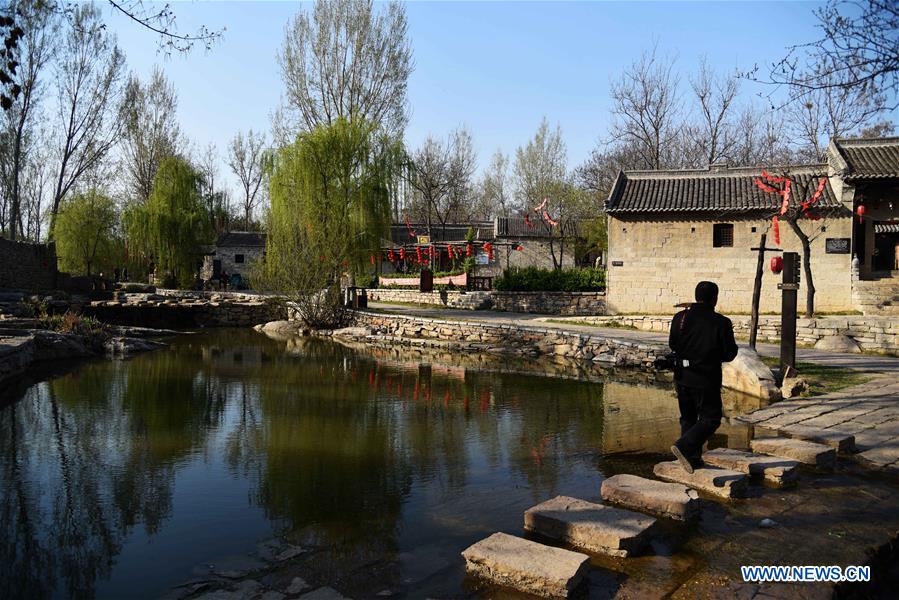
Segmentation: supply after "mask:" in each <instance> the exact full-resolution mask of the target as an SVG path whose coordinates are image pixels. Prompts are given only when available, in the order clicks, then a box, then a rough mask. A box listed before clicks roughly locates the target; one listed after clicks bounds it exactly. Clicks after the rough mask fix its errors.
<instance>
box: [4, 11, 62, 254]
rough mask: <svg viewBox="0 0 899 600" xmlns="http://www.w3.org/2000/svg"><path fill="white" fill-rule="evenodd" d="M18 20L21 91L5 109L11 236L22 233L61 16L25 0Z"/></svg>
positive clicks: (18, 72) (9, 228) (13, 237)
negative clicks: (32, 147)
mask: <svg viewBox="0 0 899 600" xmlns="http://www.w3.org/2000/svg"><path fill="white" fill-rule="evenodd" d="M13 10H14V11H15V14H16V17H17V18H16V21H17V23H18V24H19V26H20V27H21V28H22V31H23V32H24V34H23V36H22V38H21V39H20V40H19V41H18V62H19V64H18V66H17V69H16V72H15V74H16V78H17V83H16V84H17V85H18V86H19V88H20V92H19V94H18V95H17V97H16V98H15V100H14V101H13V102H12V105H11V106H10V108H9V110H7V111H6V112H5V113H4V117H5V118H6V120H7V122H6V126H5V127H4V129H5V131H6V135H5V137H6V139H5V140H4V142H5V143H4V149H3V150H2V151H3V152H4V153H7V152H8V153H9V156H8V158H7V159H5V161H4V162H5V163H6V165H7V170H6V173H5V175H6V177H5V178H6V180H7V181H6V182H5V186H4V187H5V188H6V190H7V195H8V198H9V208H8V210H7V211H6V212H7V226H8V231H9V237H10V239H13V240H14V239H16V237H17V236H19V235H21V234H22V233H23V229H22V222H21V205H22V196H21V192H22V173H23V172H24V170H25V167H26V165H27V162H28V152H29V137H30V136H31V133H32V128H33V126H34V123H35V113H36V111H37V109H38V104H39V103H40V100H41V95H42V93H43V85H42V81H41V75H42V74H43V71H44V68H45V67H46V66H47V64H48V63H49V62H50V61H51V60H52V58H53V53H54V51H55V47H56V35H57V31H58V30H59V20H58V18H57V15H56V13H55V11H54V10H53V6H52V5H49V4H47V3H45V2H40V1H38V0H23V1H22V2H17V3H15V4H14V6H13Z"/></svg>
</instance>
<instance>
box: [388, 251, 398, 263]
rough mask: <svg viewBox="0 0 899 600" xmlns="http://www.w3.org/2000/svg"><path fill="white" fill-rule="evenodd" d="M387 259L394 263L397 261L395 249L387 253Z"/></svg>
mask: <svg viewBox="0 0 899 600" xmlns="http://www.w3.org/2000/svg"><path fill="white" fill-rule="evenodd" d="M387 258H388V259H390V262H394V261H395V260H396V254H394V253H393V248H391V249H390V250H389V251H388V252H387Z"/></svg>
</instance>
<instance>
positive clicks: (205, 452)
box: [0, 331, 676, 598]
mask: <svg viewBox="0 0 899 600" xmlns="http://www.w3.org/2000/svg"><path fill="white" fill-rule="evenodd" d="M608 375H609V374H608V373H607V372H603V371H601V370H599V369H595V368H591V367H589V366H585V365H583V364H566V363H556V362H554V361H536V362H522V361H510V360H509V359H507V358H502V359H496V358H491V357H484V356H464V355H461V354H459V353H449V354H447V355H445V356H434V355H428V354H422V353H419V352H416V351H412V350H408V349H366V350H364V351H363V350H359V349H354V348H347V347H343V346H340V345H338V344H335V343H332V342H328V341H322V340H316V339H310V338H294V339H290V340H274V339H268V338H266V337H264V336H262V335H260V334H257V333H255V332H252V331H218V332H207V333H202V334H197V335H192V336H185V337H183V338H180V339H178V340H177V341H176V342H175V343H173V345H172V347H171V348H170V349H168V350H165V351H161V352H156V353H151V354H148V355H144V356H141V357H138V358H136V359H134V360H131V361H127V362H95V363H90V364H87V365H84V366H83V367H82V368H80V369H78V370H76V371H74V372H72V373H70V374H68V375H65V376H62V377H59V378H57V379H53V380H51V381H48V382H43V383H40V384H37V385H34V386H31V387H29V388H27V389H26V390H25V391H24V392H21V391H19V392H16V393H17V397H13V398H6V399H5V400H6V401H7V404H6V405H5V408H3V409H0V444H2V452H0V496H2V497H0V508H2V511H3V512H2V517H3V518H2V523H0V536H2V540H0V561H2V566H0V597H3V598H16V597H28V598H42V597H91V596H105V597H121V596H123V595H127V596H129V597H135V596H145V597H155V596H157V595H159V594H161V593H163V592H164V591H165V590H166V589H167V588H168V587H170V586H171V585H173V584H176V583H179V582H180V581H183V580H185V579H188V578H189V577H190V576H191V575H192V573H195V570H194V569H195V567H196V566H197V565H202V564H205V563H208V562H210V561H211V560H212V559H215V558H216V557H217V556H218V555H219V554H217V553H228V552H230V553H241V552H244V553H245V552H249V551H252V550H253V549H254V548H255V544H256V542H258V541H259V540H263V539H267V538H270V537H272V536H273V535H275V536H280V537H282V538H284V539H286V540H290V541H292V542H294V543H299V544H302V545H303V546H305V547H307V548H310V549H311V550H312V551H313V552H317V553H318V554H317V555H316V556H318V559H317V560H316V561H314V562H315V565H316V569H318V570H317V571H316V572H315V573H313V579H316V578H318V579H320V580H324V581H327V580H330V579H331V578H334V577H339V578H340V579H341V581H343V582H349V583H348V584H347V585H350V586H352V585H358V586H359V587H360V589H367V590H368V591H369V592H370V591H371V588H370V586H371V585H372V583H371V581H370V579H371V578H372V577H374V575H373V573H374V572H377V577H378V578H379V581H382V582H387V583H388V584H390V585H405V586H407V588H408V587H409V586H412V587H411V588H410V589H414V586H415V585H418V583H419V582H420V581H425V580H426V579H427V578H428V577H433V574H434V573H435V572H440V570H441V569H451V570H452V569H455V568H457V567H458V565H457V562H458V552H459V550H461V549H462V548H464V547H465V546H466V545H467V544H469V543H471V542H473V541H475V539H477V538H478V537H479V536H480V535H483V534H485V533H488V532H490V531H494V530H496V529H503V528H505V529H507V530H513V531H514V530H517V529H518V528H520V518H521V511H522V510H524V509H525V508H527V507H528V506H530V505H531V504H533V503H535V502H539V501H542V500H544V499H546V498H548V497H550V496H552V495H555V494H559V493H566V494H573V495H581V496H583V497H588V498H589V497H593V498H595V497H596V496H597V495H598V487H599V481H600V479H601V475H600V473H599V472H598V471H597V466H596V465H597V461H596V460H595V458H596V457H597V455H598V454H600V453H618V452H622V451H624V452H637V453H645V452H656V451H664V448H666V447H667V444H668V443H670V440H671V436H672V432H674V431H675V430H674V429H672V427H675V428H676V421H675V418H676V415H675V412H676V402H675V401H674V398H673V394H672V393H671V391H670V389H669V388H668V387H667V386H665V385H664V383H663V384H662V387H658V386H657V384H653V382H650V381H646V380H644V379H641V378H644V376H637V375H634V374H628V375H627V377H626V378H630V381H627V382H609V381H607V379H608ZM638 380H639V381H638ZM654 385H655V387H654ZM669 430H670V431H669ZM414 556H428V557H430V559H429V560H427V561H424V562H426V563H428V564H429V565H433V566H429V567H428V568H423V567H422V566H421V565H422V564H423V561H421V560H414V559H413V558H412V557H414ZM448 581H450V583H449V584H447V585H448V586H449V587H448V588H444V592H447V590H449V592H447V593H452V591H453V590H454V589H456V590H457V591H458V589H459V588H458V586H460V585H461V577H460V576H458V577H457V576H456V574H455V573H454V572H453V575H452V577H450V578H449V579H448ZM138 582H139V583H141V585H140V586H136V583H138ZM453 586H456V587H453Z"/></svg>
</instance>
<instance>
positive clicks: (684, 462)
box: [671, 444, 693, 475]
mask: <svg viewBox="0 0 899 600" xmlns="http://www.w3.org/2000/svg"><path fill="white" fill-rule="evenodd" d="M671 454H673V455H674V458H676V459H677V462H679V463H680V466H681V468H683V470H684V471H686V472H687V473H689V474H690V475H692V474H693V465H691V464H690V460H689V459H688V458H687V457H686V456H684V453H683V452H681V451H680V448H678V447H677V444H674V445H673V446H671Z"/></svg>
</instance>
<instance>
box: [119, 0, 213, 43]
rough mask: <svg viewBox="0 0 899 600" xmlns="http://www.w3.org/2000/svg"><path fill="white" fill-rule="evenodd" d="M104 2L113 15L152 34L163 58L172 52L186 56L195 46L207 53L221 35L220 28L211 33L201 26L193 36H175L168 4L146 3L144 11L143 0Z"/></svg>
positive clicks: (173, 22) (174, 27) (174, 22)
mask: <svg viewBox="0 0 899 600" xmlns="http://www.w3.org/2000/svg"><path fill="white" fill-rule="evenodd" d="M108 1H109V4H110V6H112V8H113V9H114V10H115V11H116V12H119V13H121V14H122V15H124V16H125V17H127V18H128V19H130V20H132V21H134V22H135V23H137V24H138V25H140V26H141V27H143V28H145V29H149V30H150V31H152V32H153V33H155V34H156V35H157V44H158V47H159V50H160V51H161V52H163V53H165V54H170V53H171V52H172V51H175V52H182V53H184V52H189V51H190V50H192V49H193V47H194V45H195V44H198V43H199V44H202V45H203V47H204V48H205V49H206V50H210V49H211V48H212V46H213V44H215V43H216V42H217V41H219V40H220V39H221V38H222V36H223V34H224V32H225V29H224V28H222V29H219V30H217V31H212V30H210V29H208V28H207V27H206V26H205V25H201V26H200V27H199V28H198V29H197V30H196V31H195V32H193V33H181V32H179V31H178V24H177V22H176V17H175V13H174V12H173V11H172V8H171V5H170V4H168V3H165V4H161V3H149V7H148V3H145V2H144V1H143V0H108Z"/></svg>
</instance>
